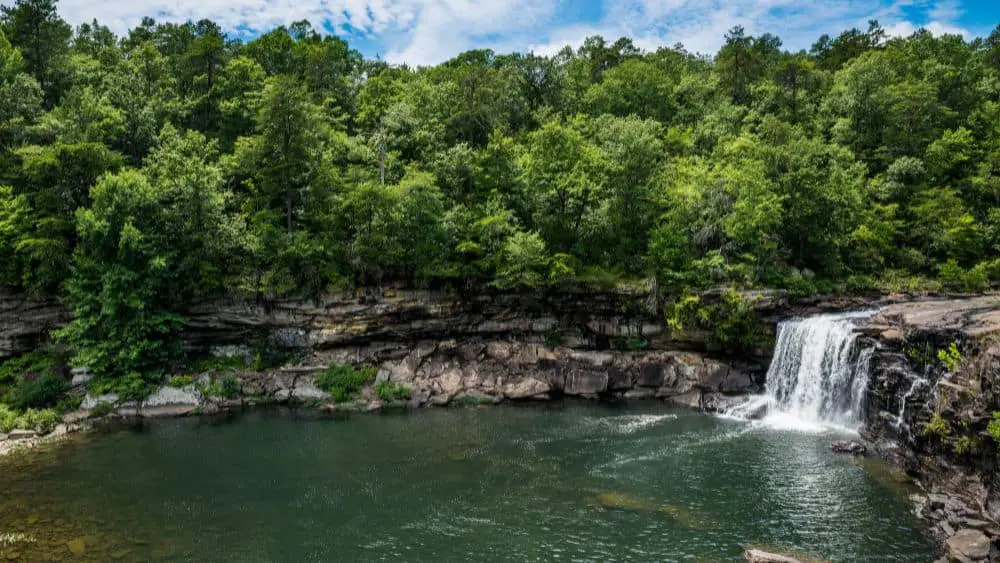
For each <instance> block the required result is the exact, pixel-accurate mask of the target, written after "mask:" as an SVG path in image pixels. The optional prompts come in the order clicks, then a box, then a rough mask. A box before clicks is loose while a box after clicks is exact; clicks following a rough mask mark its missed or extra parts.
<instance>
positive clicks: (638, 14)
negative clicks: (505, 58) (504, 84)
mask: <svg viewBox="0 0 1000 563" xmlns="http://www.w3.org/2000/svg"><path fill="white" fill-rule="evenodd" d="M4 1H5V0H0V2H4ZM59 11H60V13H61V14H62V15H63V17H64V18H66V19H67V20H69V21H70V22H71V23H74V24H78V23H81V22H84V21H89V20H91V19H93V18H97V19H98V20H99V21H100V22H101V23H104V24H105V25H108V26H110V27H111V28H112V29H114V30H115V31H118V32H123V31H125V30H127V29H128V28H129V27H131V26H134V25H135V24H137V23H138V22H139V21H140V20H141V18H142V16H145V15H152V16H154V17H156V18H157V20H159V21H168V20H169V21H185V20H187V19H194V20H197V19H201V18H211V19H214V20H216V21H218V22H219V23H220V24H222V25H223V26H224V27H225V28H227V29H229V30H237V29H240V30H246V29H249V30H255V31H257V32H260V31H265V30H267V29H270V28H273V27H275V26H277V25H281V24H287V23H291V22H293V21H296V20H300V19H308V20H309V21H311V22H312V23H313V25H314V26H316V27H322V28H324V29H326V30H328V31H329V32H331V33H336V34H338V35H341V36H343V37H345V38H346V39H348V40H349V41H350V43H351V44H352V45H353V46H355V47H356V48H358V49H359V50H361V51H362V52H363V53H365V54H366V55H368V56H376V55H377V56H380V57H382V58H383V59H386V60H388V61H390V62H397V63H398V62H405V63H409V64H412V65H422V64H434V63H438V62H441V61H443V60H446V59H448V58H450V57H452V56H454V55H456V54H458V53H460V52H462V51H465V50H468V49H472V48H481V47H489V48H492V49H495V50H497V51H501V52H507V51H515V50H516V51H534V52H536V53H545V54H548V53H552V52H555V51H558V50H559V49H560V48H562V47H563V46H565V45H573V46H577V45H579V44H580V43H581V42H582V41H583V39H584V38H585V37H587V36H590V35H594V34H601V35H604V36H605V37H609V38H615V37H619V36H622V35H628V36H630V37H632V38H633V39H634V40H635V42H636V43H637V44H638V45H639V46H640V47H642V48H645V49H655V48H656V47H658V46H661V45H674V44H675V43H683V44H684V46H685V47H687V48H688V49H689V50H691V51H697V52H707V53H711V52H714V51H715V50H716V49H717V48H718V47H719V45H720V44H721V42H722V36H723V34H724V33H725V32H726V30H727V29H729V28H731V27H732V26H734V25H737V24H739V25H743V26H744V27H745V28H746V29H747V30H748V31H749V32H750V33H754V34H756V33H763V32H771V33H774V34H776V35H778V36H779V37H781V38H782V40H783V41H784V43H785V46H786V47H787V48H791V49H799V48H808V47H809V45H810V44H811V43H812V42H813V41H814V40H815V39H816V38H817V37H818V36H819V35H821V34H823V33H829V34H831V35H833V34H836V33H839V32H840V31H842V30H844V29H847V28H850V27H862V28H864V27H865V26H866V23H865V22H866V21H867V20H869V19H873V18H874V19H878V20H879V21H880V22H881V23H882V25H883V26H884V27H885V28H886V29H887V30H888V31H889V32H890V33H891V34H893V35H909V34H910V33H912V32H913V31H914V30H915V29H917V28H920V27H926V28H927V29H929V30H931V31H932V32H934V33H936V34H938V33H961V34H963V35H965V36H966V37H969V38H971V37H974V36H984V35H986V34H988V33H989V32H990V31H991V30H992V29H993V28H994V27H995V26H996V25H997V24H998V23H1000V0H815V1H811V0H623V1H613V0H576V1H573V0H101V1H98V2H95V1H94V0H60V2H59Z"/></svg>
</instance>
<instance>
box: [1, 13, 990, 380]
mask: <svg viewBox="0 0 1000 563" xmlns="http://www.w3.org/2000/svg"><path fill="white" fill-rule="evenodd" d="M998 249H1000V27H998V28H997V30H996V31H994V32H993V33H992V34H991V35H990V36H989V37H988V38H985V39H975V40H972V41H966V40H964V39H963V38H962V37H960V36H953V35H945V36H940V37H934V36H932V35H931V34H930V33H929V32H927V31H919V32H917V33H915V34H914V35H913V36H912V37H908V38H889V37H887V36H886V34H885V33H884V31H883V29H882V28H881V27H880V26H879V25H878V23H876V22H871V24H870V25H869V27H868V28H867V29H865V30H858V29H853V30H849V31H845V32H843V33H841V34H840V35H838V36H836V37H827V36H823V37H820V38H818V40H817V41H816V42H815V44H814V45H813V46H812V48H811V49H809V50H808V51H801V52H790V51H788V50H785V49H783V48H782V43H781V40H780V39H779V38H778V37H776V36H774V35H770V34H764V35H761V36H749V35H747V34H746V33H745V32H744V30H743V29H742V28H739V27H736V28H734V29H732V30H731V31H730V32H729V33H728V34H726V36H725V43H724V46H723V47H722V48H721V49H720V50H719V52H718V53H716V54H715V55H714V56H705V55H699V54H695V53H690V52H688V51H686V50H685V49H684V48H683V47H682V46H680V45H678V46H674V47H669V48H667V47H665V48H661V49H659V50H657V51H656V52H644V51H641V50H639V49H637V48H636V47H635V46H634V45H633V44H632V42H631V41H629V40H628V39H626V38H622V39H618V40H616V41H614V42H609V41H607V40H605V39H602V38H600V37H592V38H590V39H588V40H587V41H586V42H585V43H584V44H583V45H582V46H581V47H580V48H578V49H576V50H573V49H571V48H566V49H564V50H563V51H561V52H559V53H558V54H557V55H554V56H551V57H541V56H536V55H533V54H509V55H508V54H497V53H494V52H492V51H489V50H477V51H470V52H467V53H464V54H461V55H459V56H457V57H455V58H454V59H452V60H450V61H447V62H445V63H442V64H440V65H438V66H435V67H428V68H408V67H405V66H392V65H388V64H386V63H384V62H382V61H379V60H368V59H365V58H364V57H363V56H362V55H361V54H360V53H359V52H357V51H356V50H353V49H351V47H350V46H349V45H348V44H347V43H346V42H345V41H343V40H342V39H339V38H337V37H333V36H330V35H325V34H321V33H319V32H318V31H317V30H315V29H314V28H313V27H311V26H310V24H309V23H308V22H299V23H296V24H293V25H291V26H289V27H288V28H285V27H281V28H278V29H275V30H273V31H270V32H268V33H265V34H263V35H260V36H257V37H255V38H253V39H252V40H246V39H241V38H238V37H234V36H232V35H229V34H227V33H226V32H224V30H222V29H221V28H220V27H219V26H218V25H217V24H215V23H213V22H211V21H207V20H203V21H199V22H196V23H192V22H189V23H186V24H182V25H178V24H174V23H156V22H155V21H154V20H152V19H146V20H144V21H143V22H142V24H141V25H140V26H138V27H136V28H134V29H132V30H131V31H130V32H129V33H128V34H127V35H126V36H124V37H117V36H116V35H115V34H113V33H112V32H111V31H110V30H109V29H108V28H107V27H104V26H102V25H101V24H99V23H98V22H96V21H95V22H93V23H91V24H84V25H81V26H79V27H77V28H76V29H75V30H74V29H73V28H72V27H71V26H70V25H69V24H67V22H65V21H64V20H62V19H61V18H60V17H59V15H58V13H57V9H56V5H55V3H54V1H53V0H17V1H16V2H15V3H14V4H13V5H12V6H8V7H3V8H2V16H0V284H2V285H4V286H7V287H8V288H10V289H9V290H13V291H23V292H27V293H31V294H39V295H56V296H58V297H59V298H60V299H62V300H63V302H64V303H65V304H66V305H67V306H68V307H69V309H70V310H71V312H72V315H73V319H74V320H73V322H72V323H71V324H70V325H69V326H68V327H67V328H65V329H64V330H62V331H61V332H60V333H59V334H58V335H57V337H58V339H59V340H60V341H62V342H64V343H66V344H67V345H68V347H69V349H70V350H73V351H75V353H76V354H77V355H78V357H77V361H78V362H80V363H82V364H86V365H89V366H91V367H92V368H93V369H94V371H95V372H96V373H98V374H99V375H101V376H102V377H104V378H107V379H108V380H113V381H119V382H123V384H124V382H126V381H129V382H131V383H132V384H136V385H138V384H140V383H141V382H142V381H152V380H155V379H156V378H159V377H160V376H161V375H162V374H163V373H164V371H167V370H169V369H170V366H172V365H175V364H176V362H177V361H178V360H179V359H180V358H181V349H180V345H179V337H178V335H179V334H180V331H181V330H182V328H183V326H184V324H185V318H184V311H185V308H186V307H187V306H188V305H189V304H190V303H192V302H193V301H195V300H198V299H203V298H207V297H210V296H212V295H215V294H221V293H234V292H236V293H241V294H245V295H250V296H255V297H257V298H260V299H273V298H276V297H280V296H301V297H309V296H314V295H318V294H320V293H321V292H324V291H328V290H335V289H343V288H347V287H357V286H362V285H372V284H383V283H390V282H392V283H405V284H408V285H410V286H414V287H441V288H452V289H453V290H455V291H469V290H482V289H483V288H489V287H493V288H498V289H504V290H523V289H544V288H555V289H562V288H570V287H593V286H594V285H608V284H615V283H618V282H621V281H633V282H635V281H642V282H643V283H647V284H655V287H656V288H657V291H658V292H659V293H660V294H661V295H663V296H667V298H668V299H669V298H670V296H681V295H685V294H687V293H689V292H694V291H700V290H704V289H708V288H717V287H736V288H760V287H769V288H786V289H790V290H793V291H795V292H799V293H810V292H817V291H846V292H855V291H864V290H873V289H895V290H901V289H915V290H923V289H935V288H944V289H951V290H981V289H985V288H987V287H988V286H989V285H990V284H991V282H998V281H1000V260H998V259H997V257H998V252H997V251H998Z"/></svg>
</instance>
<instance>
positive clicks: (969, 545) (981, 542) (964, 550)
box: [947, 529, 990, 561]
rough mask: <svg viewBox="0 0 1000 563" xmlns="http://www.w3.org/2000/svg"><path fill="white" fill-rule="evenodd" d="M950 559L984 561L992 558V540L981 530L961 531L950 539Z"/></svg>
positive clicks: (948, 543)
mask: <svg viewBox="0 0 1000 563" xmlns="http://www.w3.org/2000/svg"><path fill="white" fill-rule="evenodd" d="M947 547H948V558H949V559H951V560H954V561H983V560H985V559H987V558H988V557H989V556H990V540H989V538H987V537H986V534H984V533H982V532H980V531H979V530H969V529H965V530H959V531H958V532H956V533H955V535H953V536H951V537H950V538H948V542H947Z"/></svg>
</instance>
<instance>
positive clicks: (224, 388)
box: [201, 375, 243, 399]
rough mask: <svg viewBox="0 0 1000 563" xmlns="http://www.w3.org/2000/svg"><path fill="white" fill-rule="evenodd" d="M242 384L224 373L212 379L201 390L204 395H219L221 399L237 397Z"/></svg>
mask: <svg viewBox="0 0 1000 563" xmlns="http://www.w3.org/2000/svg"><path fill="white" fill-rule="evenodd" d="M242 391H243V384H242V383H241V382H240V380H239V379H238V378H237V377H236V376H233V375H226V376H223V377H220V378H216V379H213V380H212V383H211V384H210V385H209V386H208V387H205V388H203V389H202V390H201V392H202V394H203V395H205V396H206V397H221V398H223V399H236V398H239V396H240V394H241V393H242Z"/></svg>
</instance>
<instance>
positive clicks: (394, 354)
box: [187, 289, 764, 409]
mask: <svg viewBox="0 0 1000 563" xmlns="http://www.w3.org/2000/svg"><path fill="white" fill-rule="evenodd" d="M261 340H265V341H267V342H268V345H269V346H272V347H277V348H282V349H285V350H289V351H293V352H296V353H297V354H298V355H299V363H300V364H302V365H304V366H316V368H315V370H314V371H316V370H318V369H320V368H321V367H324V366H327V365H329V364H331V363H347V364H354V365H361V364H365V365H375V366H378V367H379V368H380V374H379V377H380V378H381V379H388V380H391V381H397V382H400V383H404V384H406V385H407V386H409V387H411V389H412V390H413V399H412V401H413V403H414V406H420V405H444V404H448V403H449V402H451V401H452V400H455V399H459V400H467V399H468V398H470V397H472V398H475V399H476V400H482V401H497V402H498V401H502V400H528V399H544V398H552V397H559V396H563V395H568V396H581V397H593V398H597V397H603V398H612V397H632V398H639V397H642V398H653V397H659V398H665V399H670V400H673V401H675V402H678V403H682V404H685V405H689V406H693V407H696V408H705V409H712V408H718V407H719V406H720V405H722V404H724V403H725V402H726V400H727V399H726V397H727V396H728V395H735V394H743V393H746V392H748V391H752V390H755V389H757V388H758V387H759V385H760V383H761V377H762V375H763V369H764V364H763V362H762V361H761V359H760V358H755V357H752V356H751V357H747V358H744V357H738V356H734V355H732V354H727V353H725V351H722V350H714V349H713V346H712V345H711V342H710V340H709V338H708V335H707V334H702V333H698V332H694V331H688V332H685V333H683V334H680V335H678V334H674V333H673V332H672V331H670V330H669V329H668V328H667V327H666V326H665V324H664V323H663V322H662V318H661V316H660V313H659V311H658V309H657V307H656V306H655V303H651V302H650V300H649V296H648V294H644V293H641V292H639V293H626V292H618V293H598V294H586V295H584V294H562V295H558V296H549V297H544V296H524V295H511V294H498V295H479V296H476V297H473V298H467V299H463V298H461V297H459V296H456V295H451V294H444V293H440V292H429V291H406V290H394V289H387V290H381V291H378V292H372V291H369V292H365V293H360V294H339V295H330V296H326V297H324V298H322V299H320V300H316V301H312V302H308V303H304V302H301V301H279V302H274V303H269V304H266V305H265V304H257V303H253V302H248V301H242V300H228V301H216V302H212V303H208V304H204V305H201V306H197V307H194V308H192V310H191V311H190V323H189V330H188V334H187V344H188V347H189V348H192V349H194V348H201V349H202V351H213V350H216V351H217V350H227V349H229V350H232V349H234V348H233V347H239V346H245V345H246V344H247V343H248V342H253V341H258V342H259V341H261ZM300 369H301V368H300ZM306 369H308V368H306ZM245 377H246V378H248V379H259V378H260V374H246V375H245ZM286 391H287V390H286Z"/></svg>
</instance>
